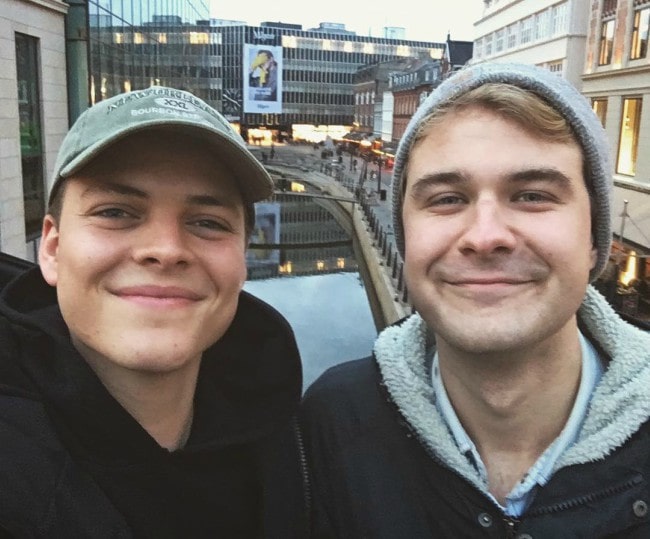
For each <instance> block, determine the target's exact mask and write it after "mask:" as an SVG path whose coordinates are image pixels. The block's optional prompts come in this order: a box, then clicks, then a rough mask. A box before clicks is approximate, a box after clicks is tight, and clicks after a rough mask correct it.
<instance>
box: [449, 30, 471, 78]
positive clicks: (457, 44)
mask: <svg viewBox="0 0 650 539" xmlns="http://www.w3.org/2000/svg"><path fill="white" fill-rule="evenodd" d="M473 51H474V42H473V41H458V40H454V39H451V36H450V35H449V34H447V42H446V43H445V51H444V52H443V54H442V77H443V78H446V77H448V76H449V75H451V74H452V73H453V72H454V71H458V70H459V69H462V67H463V66H464V65H466V64H467V63H468V62H469V61H470V60H471V59H472V54H473Z"/></svg>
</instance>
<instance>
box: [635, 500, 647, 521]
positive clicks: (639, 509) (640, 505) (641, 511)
mask: <svg viewBox="0 0 650 539" xmlns="http://www.w3.org/2000/svg"><path fill="white" fill-rule="evenodd" d="M632 511H634V515H635V516H637V517H644V516H646V515H647V514H648V504H647V503H646V502H644V501H643V500H637V501H635V502H634V503H633V504H632Z"/></svg>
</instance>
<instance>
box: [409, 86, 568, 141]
mask: <svg viewBox="0 0 650 539" xmlns="http://www.w3.org/2000/svg"><path fill="white" fill-rule="evenodd" d="M471 107H479V108H483V109H487V110H491V111H493V112H496V113H498V114H499V115H501V116H503V117H504V118H506V119H508V120H511V121H513V122H515V123H516V124H518V125H519V126H520V127H521V128H522V129H524V130H525V131H528V132H529V133H530V134H532V135H534V136H536V137H539V138H541V139H544V140H548V141H549V142H558V143H568V142H576V143H577V138H576V136H575V134H574V133H573V130H572V129H571V126H570V125H569V123H568V122H567V121H566V119H565V118H564V117H563V116H562V115H561V114H560V113H559V112H558V111H557V110H555V109H554V108H553V107H551V106H550V105H549V104H548V103H546V101H544V100H543V99H542V98H540V97H539V96H538V95H536V94H535V93H533V92H531V91H529V90H525V89H523V88H520V87H518V86H513V85H511V84H502V83H496V82H493V83H488V84H484V85H482V86H479V87H478V88H474V89H473V90H470V91H469V92H466V93H464V94H462V95H460V96H458V97H457V98H456V99H451V100H450V101H447V102H446V103H443V104H442V105H440V106H439V107H436V108H435V109H433V111H431V113H430V114H429V115H428V116H426V117H425V118H424V119H423V120H422V122H420V125H419V126H418V128H417V130H416V132H415V137H414V139H413V144H414V145H415V144H416V143H417V141H418V140H420V139H422V138H424V137H425V136H426V135H427V133H428V132H429V130H430V129H432V128H433V127H435V126H437V125H440V124H441V123H442V122H443V120H444V119H446V118H447V116H448V115H449V114H451V113H454V112H460V111H462V110H465V109H468V108H471Z"/></svg>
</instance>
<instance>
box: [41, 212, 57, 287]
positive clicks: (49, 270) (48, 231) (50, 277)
mask: <svg viewBox="0 0 650 539" xmlns="http://www.w3.org/2000/svg"><path fill="white" fill-rule="evenodd" d="M58 253H59V229H58V225H57V223H56V221H55V220H54V217H52V216H51V215H50V214H47V215H46V216H45V217H44V218H43V230H42V236H41V244H40V246H39V248H38V263H39V265H40V267H41V273H42V274H43V278H44V279H45V280H46V281H47V283H48V284H49V285H50V286H56V284H57V282H58V277H59V267H58Z"/></svg>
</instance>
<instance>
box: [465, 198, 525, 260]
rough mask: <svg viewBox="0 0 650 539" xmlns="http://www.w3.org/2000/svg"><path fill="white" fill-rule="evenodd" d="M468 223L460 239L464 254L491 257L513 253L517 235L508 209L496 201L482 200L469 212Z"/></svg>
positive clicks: (467, 215)
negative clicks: (496, 254) (491, 255)
mask: <svg viewBox="0 0 650 539" xmlns="http://www.w3.org/2000/svg"><path fill="white" fill-rule="evenodd" d="M466 217H467V223H466V226H465V229H464V231H463V233H462V235H461V238H460V245H459V248H460V250H461V251H463V252H468V253H470V252H473V253H476V254H480V255H490V254H493V253H499V252H509V251H512V250H513V249H514V248H515V246H516V242H517V239H516V235H515V233H514V229H513V225H512V223H511V221H510V218H509V214H508V209H507V208H503V207H502V206H501V205H500V204H499V203H498V202H497V201H496V200H480V201H478V202H476V204H475V205H474V207H473V208H472V209H471V211H469V212H467V214H466Z"/></svg>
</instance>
